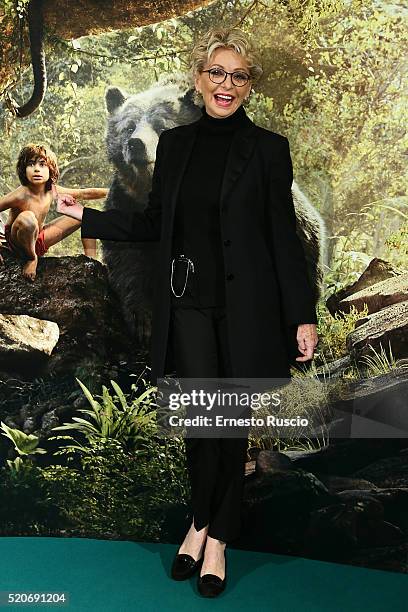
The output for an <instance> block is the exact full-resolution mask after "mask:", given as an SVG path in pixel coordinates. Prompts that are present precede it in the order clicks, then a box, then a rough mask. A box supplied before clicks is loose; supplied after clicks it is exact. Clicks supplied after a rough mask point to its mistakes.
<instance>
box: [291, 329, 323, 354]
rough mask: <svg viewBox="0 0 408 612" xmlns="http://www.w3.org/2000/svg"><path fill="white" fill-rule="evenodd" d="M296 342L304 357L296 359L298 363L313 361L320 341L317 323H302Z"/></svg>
mask: <svg viewBox="0 0 408 612" xmlns="http://www.w3.org/2000/svg"><path fill="white" fill-rule="evenodd" d="M296 340H297V343H298V348H299V352H300V353H302V354H303V357H296V361H308V360H309V359H313V352H314V349H315V347H316V345H317V343H318V341H319V338H318V336H317V331H316V324H315V323H302V324H301V325H298V328H297V334H296Z"/></svg>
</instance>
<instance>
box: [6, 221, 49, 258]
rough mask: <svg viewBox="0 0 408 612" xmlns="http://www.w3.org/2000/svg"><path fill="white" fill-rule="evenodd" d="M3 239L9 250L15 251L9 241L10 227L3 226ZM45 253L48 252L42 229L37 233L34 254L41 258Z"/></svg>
mask: <svg viewBox="0 0 408 612" xmlns="http://www.w3.org/2000/svg"><path fill="white" fill-rule="evenodd" d="M4 237H5V238H6V240H7V244H8V245H9V247H10V249H11V250H12V251H16V250H17V249H16V248H15V246H14V244H13V243H12V241H11V226H10V225H4ZM47 251H48V248H47V247H46V246H45V237H44V230H43V229H42V230H41V232H39V234H38V237H37V240H36V242H35V252H36V254H37V256H38V257H42V256H43V255H44V254H45V253H46V252H47Z"/></svg>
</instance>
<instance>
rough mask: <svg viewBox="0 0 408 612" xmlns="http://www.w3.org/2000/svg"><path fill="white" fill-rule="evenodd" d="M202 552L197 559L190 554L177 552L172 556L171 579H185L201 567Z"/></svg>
mask: <svg viewBox="0 0 408 612" xmlns="http://www.w3.org/2000/svg"><path fill="white" fill-rule="evenodd" d="M203 558H204V554H202V555H201V557H200V559H198V561H195V560H194V559H193V557H192V556H191V555H186V554H177V555H176V556H175V558H174V561H173V565H172V567H171V577H172V578H173V580H187V579H188V578H191V576H192V575H193V574H195V572H196V571H197V570H198V568H199V567H201V564H202V562H203Z"/></svg>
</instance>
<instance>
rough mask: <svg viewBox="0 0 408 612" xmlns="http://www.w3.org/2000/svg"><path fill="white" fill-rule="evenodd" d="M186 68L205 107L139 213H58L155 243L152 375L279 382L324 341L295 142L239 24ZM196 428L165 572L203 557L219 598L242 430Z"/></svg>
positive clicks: (103, 231) (234, 520)
mask: <svg viewBox="0 0 408 612" xmlns="http://www.w3.org/2000/svg"><path fill="white" fill-rule="evenodd" d="M191 69H192V72H191V77H192V79H191V80H192V81H193V82H194V84H195V88H196V91H197V92H198V93H199V94H200V96H202V101H203V102H204V105H202V109H201V117H200V118H199V119H198V120H197V121H193V122H190V123H187V124H185V125H178V126H177V127H174V128H171V129H167V130H164V131H163V132H162V133H161V134H160V136H159V138H158V144H157V150H156V163H155V168H154V173H153V177H152V189H151V191H150V193H149V202H148V205H147V207H146V208H145V210H144V211H135V210H133V209H132V210H131V211H122V210H117V209H112V210H106V211H103V212H101V211H97V210H93V209H91V208H85V209H82V207H80V206H78V205H76V206H69V205H67V206H65V205H63V206H62V207H61V208H60V212H64V213H65V214H68V215H70V216H73V217H74V218H77V219H79V220H80V219H82V237H86V238H103V239H106V240H118V241H128V240H133V241H134V242H138V241H145V242H146V241H159V250H158V259H157V278H156V287H155V294H154V303H153V319H152V338H151V363H152V372H151V378H152V381H153V383H156V382H157V381H158V379H160V378H161V377H163V376H164V375H165V374H166V373H168V372H170V373H174V372H176V375H177V377H178V378H179V382H180V386H181V388H182V390H183V391H187V392H188V390H189V385H190V384H191V381H192V380H193V383H194V379H195V380H197V379H207V378H210V379H218V380H219V379H220V378H221V379H222V378H257V379H260V378H268V379H273V380H272V381H271V385H272V387H273V386H274V382H273V381H274V380H275V381H276V379H280V380H282V379H288V378H289V377H290V363H291V360H294V359H296V361H307V360H310V359H311V358H312V357H313V351H314V348H315V346H316V344H317V334H316V322H317V319H316V311H315V302H314V295H313V292H312V289H311V287H310V285H309V281H308V274H307V265H306V259H305V254H304V251H303V247H302V244H301V242H300V239H299V237H298V236H297V233H296V216H295V210H294V205H293V199H292V192H291V185H292V179H293V171H292V162H291V157H290V152H289V143H288V139H287V138H286V137H285V136H282V135H280V134H276V133H274V132H271V131H269V130H266V129H263V128H261V127H259V126H257V125H255V124H254V123H253V122H252V121H251V120H250V119H249V117H248V116H247V115H246V112H245V110H244V107H243V103H244V101H245V100H246V99H247V98H248V96H249V95H250V91H251V87H252V84H253V83H254V82H255V80H256V79H257V78H258V77H259V76H260V75H261V74H262V68H261V67H260V65H259V62H258V61H257V59H256V54H255V52H254V50H253V49H252V46H251V44H250V42H249V40H248V38H247V37H246V35H245V34H244V33H243V32H242V31H240V30H237V29H231V30H229V29H224V28H221V29H215V30H210V31H209V32H207V33H206V34H205V35H204V36H202V37H201V38H200V40H199V41H198V42H197V44H196V46H195V47H194V49H193V52H192V56H191ZM197 95H198V94H197ZM136 136H137V135H136V134H135V137H136ZM135 144H136V143H135ZM139 153H140V151H139ZM173 273H174V274H173ZM292 330H293V331H292ZM292 334H293V335H294V334H296V340H295V338H294V337H292ZM294 342H296V344H297V347H296V348H297V350H298V352H299V353H300V354H299V355H298V356H296V355H295V354H293V353H294V351H293V343H294ZM189 381H190V382H189ZM197 383H198V384H197V385H194V384H193V388H195V389H197V388H200V384H199V381H197ZM220 384H221V382H220ZM201 408H202V407H201ZM186 416H187V418H189V417H190V414H189V412H188V411H187V415H186ZM192 433H193V435H187V437H186V438H185V447H186V458H187V468H188V472H189V477H190V483H191V494H192V497H191V507H192V523H191V526H190V529H189V531H188V532H187V535H186V537H185V539H184V541H183V543H182V544H181V546H180V548H179V550H178V553H177V555H176V557H175V559H174V561H173V565H172V570H171V576H172V578H174V579H175V580H185V579H187V578H189V577H190V576H192V574H193V573H194V572H196V571H197V570H198V569H199V567H200V566H201V565H202V567H201V572H200V575H199V579H198V588H199V592H200V594H201V595H203V596H205V597H214V596H216V595H218V594H219V593H221V592H222V591H223V590H224V588H225V585H226V573H225V547H226V543H227V542H230V541H232V540H235V539H236V538H237V537H238V536H239V534H240V531H241V521H242V516H241V500H242V495H243V483H244V474H245V460H246V454H247V445H248V440H247V434H248V431H246V432H245V433H246V436H245V435H244V433H243V431H242V429H241V430H239V431H236V432H234V434H235V437H230V438H227V437H225V438H220V437H219V433H218V432H217V431H216V430H212V431H209V432H208V436H207V437H205V438H202V437H196V436H195V435H194V433H197V432H194V431H193V432H192ZM199 435H200V434H199Z"/></svg>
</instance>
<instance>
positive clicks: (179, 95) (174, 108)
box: [105, 81, 201, 189]
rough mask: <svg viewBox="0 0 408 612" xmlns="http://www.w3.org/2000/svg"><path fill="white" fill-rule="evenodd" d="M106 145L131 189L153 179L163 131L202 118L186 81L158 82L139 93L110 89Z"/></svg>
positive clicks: (107, 102)
mask: <svg viewBox="0 0 408 612" xmlns="http://www.w3.org/2000/svg"><path fill="white" fill-rule="evenodd" d="M105 102H106V108H107V111H108V125H107V133H106V144H107V149H108V157H109V160H110V161H111V162H112V163H113V164H114V165H115V167H116V168H117V170H118V172H119V176H120V178H122V179H123V182H124V184H126V186H127V187H128V188H130V189H132V186H133V185H136V183H140V182H145V181H148V180H149V179H150V180H151V177H152V174H153V168H154V163H155V159H156V147H157V142H158V140H159V136H160V134H161V132H163V131H164V130H168V129H170V128H173V127H176V126H178V125H184V124H187V123H191V122H192V121H195V120H196V119H198V118H199V116H200V115H201V111H200V107H199V106H198V105H197V104H196V102H195V98H194V90H193V89H191V88H186V83H185V82H183V81H180V82H177V81H173V82H171V81H170V82H168V83H166V82H164V83H163V82H159V83H158V84H156V85H153V86H152V87H150V88H149V89H147V90H145V91H142V92H140V93H137V94H131V95H129V94H126V93H125V92H124V91H122V90H121V89H119V88H118V87H109V88H108V89H107V91H106V95H105Z"/></svg>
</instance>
